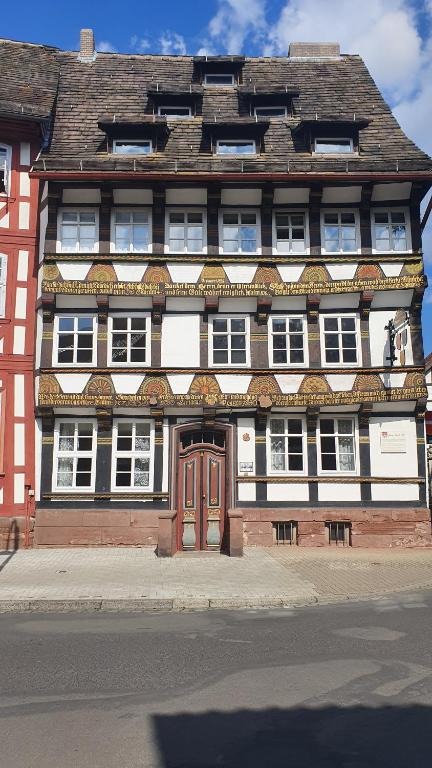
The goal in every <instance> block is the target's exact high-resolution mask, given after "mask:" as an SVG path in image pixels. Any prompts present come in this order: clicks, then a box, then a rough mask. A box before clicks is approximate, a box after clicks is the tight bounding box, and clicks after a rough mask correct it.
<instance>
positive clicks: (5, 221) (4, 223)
mask: <svg viewBox="0 0 432 768" xmlns="http://www.w3.org/2000/svg"><path fill="white" fill-rule="evenodd" d="M5 207H6V203H2V202H0V213H3V211H4V209H5ZM0 227H1V228H2V229H8V228H9V211H8V212H7V213H6V214H5V215H4V216H2V217H1V218H0Z"/></svg>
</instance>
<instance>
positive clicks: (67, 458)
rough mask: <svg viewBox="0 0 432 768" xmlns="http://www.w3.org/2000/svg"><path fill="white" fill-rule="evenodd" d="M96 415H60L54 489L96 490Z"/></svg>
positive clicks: (55, 453) (55, 442)
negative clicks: (73, 417) (72, 418)
mask: <svg viewBox="0 0 432 768" xmlns="http://www.w3.org/2000/svg"><path fill="white" fill-rule="evenodd" d="M96 436H97V426H96V421H95V420H94V419H84V418H83V419H81V418H79V419H77V421H70V420H60V419H58V420H57V421H56V422H55V425H54V461H53V482H52V486H53V490H54V491H90V492H91V491H94V489H95V474H96Z"/></svg>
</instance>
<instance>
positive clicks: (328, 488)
mask: <svg viewBox="0 0 432 768" xmlns="http://www.w3.org/2000/svg"><path fill="white" fill-rule="evenodd" d="M318 500H319V501H360V500H361V492H360V483H318Z"/></svg>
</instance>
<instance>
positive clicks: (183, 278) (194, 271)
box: [167, 262, 204, 283]
mask: <svg viewBox="0 0 432 768" xmlns="http://www.w3.org/2000/svg"><path fill="white" fill-rule="evenodd" d="M167 267H168V272H169V273H170V275H171V280H172V281H173V282H174V283H197V282H198V279H199V276H200V274H201V272H202V270H203V267H204V262H203V263H202V264H167Z"/></svg>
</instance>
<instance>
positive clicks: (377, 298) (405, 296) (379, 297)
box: [371, 288, 413, 309]
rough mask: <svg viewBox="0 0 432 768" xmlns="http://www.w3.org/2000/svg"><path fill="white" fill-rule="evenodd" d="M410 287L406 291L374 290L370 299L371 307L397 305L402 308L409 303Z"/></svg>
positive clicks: (411, 293)
mask: <svg viewBox="0 0 432 768" xmlns="http://www.w3.org/2000/svg"><path fill="white" fill-rule="evenodd" d="M412 295H413V292H412V289H411V288H410V289H408V290H406V291H375V293H374V297H373V299H372V304H371V307H372V309H379V308H380V307H398V308H401V309H403V308H404V307H406V308H407V309H408V307H409V306H410V304H411V299H412Z"/></svg>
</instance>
